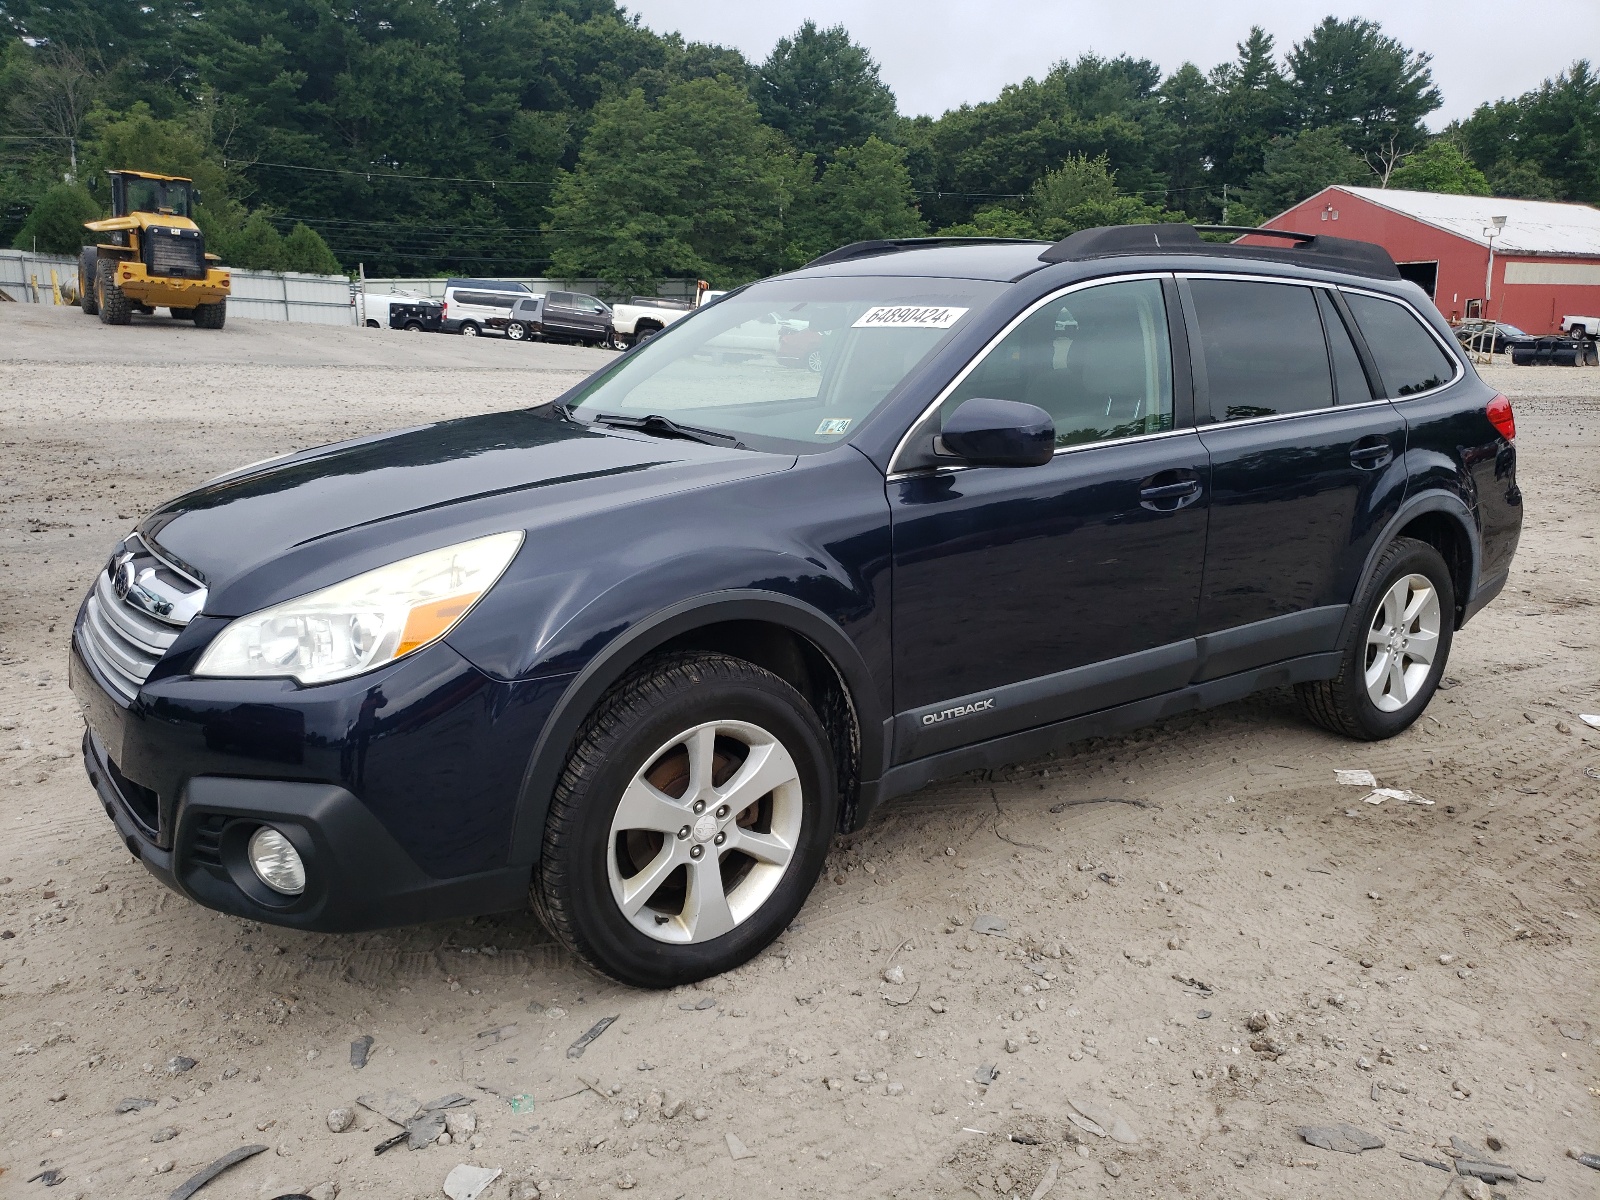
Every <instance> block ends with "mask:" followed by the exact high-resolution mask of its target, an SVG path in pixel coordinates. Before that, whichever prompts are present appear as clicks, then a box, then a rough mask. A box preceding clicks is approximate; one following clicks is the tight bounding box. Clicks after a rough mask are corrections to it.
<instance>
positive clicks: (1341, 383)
mask: <svg viewBox="0 0 1600 1200" xmlns="http://www.w3.org/2000/svg"><path fill="white" fill-rule="evenodd" d="M1317 307H1318V308H1319V309H1320V310H1321V311H1322V327H1323V328H1324V329H1325V330H1327V333H1328V358H1329V359H1330V360H1331V361H1332V363H1333V388H1334V391H1335V392H1336V393H1337V394H1338V398H1339V403H1340V404H1365V403H1366V402H1367V401H1368V400H1371V399H1372V387H1371V385H1370V384H1368V383H1367V373H1366V371H1364V370H1363V369H1362V367H1361V356H1360V355H1359V354H1357V353H1356V345H1355V343H1354V342H1353V341H1351V340H1350V331H1349V330H1348V329H1346V328H1345V325H1344V318H1343V317H1342V316H1340V315H1339V308H1338V306H1337V305H1336V304H1334V302H1333V298H1332V297H1331V296H1329V295H1328V293H1327V292H1326V291H1325V290H1323V289H1322V288H1318V289H1317Z"/></svg>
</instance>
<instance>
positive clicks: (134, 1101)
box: [112, 1096, 156, 1113]
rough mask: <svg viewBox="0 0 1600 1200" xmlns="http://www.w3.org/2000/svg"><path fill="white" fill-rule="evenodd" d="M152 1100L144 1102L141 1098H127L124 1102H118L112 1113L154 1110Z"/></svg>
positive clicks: (154, 1104) (154, 1103)
mask: <svg viewBox="0 0 1600 1200" xmlns="http://www.w3.org/2000/svg"><path fill="white" fill-rule="evenodd" d="M155 1106H156V1102H155V1101H154V1100H146V1099H144V1098H143V1097H142V1096H129V1097H128V1098H127V1099H126V1100H118V1101H117V1106H116V1108H114V1109H113V1110H112V1111H113V1112H116V1113H131V1112H139V1111H140V1110H141V1109H146V1108H154V1107H155Z"/></svg>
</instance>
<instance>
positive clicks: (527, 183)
mask: <svg viewBox="0 0 1600 1200" xmlns="http://www.w3.org/2000/svg"><path fill="white" fill-rule="evenodd" d="M222 165H223V167H225V168H226V167H227V166H228V160H227V159H226V158H224V159H223V160H222ZM233 166H234V168H235V169H237V170H245V171H249V170H254V169H255V168H257V167H270V168H272V169H273V170H277V171H304V172H307V173H308V174H313V175H359V176H361V177H362V178H364V179H365V180H366V181H367V182H368V183H371V182H372V180H373V177H374V176H376V177H377V178H379V179H386V180H387V179H407V180H411V181H413V182H419V183H486V184H488V185H489V186H490V187H554V186H555V180H553V179H475V178H472V177H470V176H465V175H407V174H404V173H402V172H398V171H389V170H385V169H381V168H370V169H367V170H350V169H348V168H345V167H305V166H300V165H298V164H296V163H274V162H260V161H251V162H238V161H235V162H234V164H233Z"/></svg>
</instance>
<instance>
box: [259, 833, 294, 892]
mask: <svg viewBox="0 0 1600 1200" xmlns="http://www.w3.org/2000/svg"><path fill="white" fill-rule="evenodd" d="M250 866H251V867H252V868H253V869H254V870H255V873H256V878H257V879H259V880H261V882H262V883H264V884H266V885H267V886H268V887H269V888H271V889H272V890H273V891H275V892H282V893H283V894H284V895H285V896H298V895H299V894H300V893H301V892H303V891H305V890H306V865H305V863H303V862H301V861H300V853H299V851H297V850H296V849H295V848H294V847H293V846H291V845H290V844H289V839H288V838H286V837H284V836H283V834H281V833H279V832H278V831H277V830H276V829H273V828H272V827H271V826H270V825H263V826H262V827H261V828H260V829H258V830H256V831H255V833H253V834H252V835H251V836H250Z"/></svg>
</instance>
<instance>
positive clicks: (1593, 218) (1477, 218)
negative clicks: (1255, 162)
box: [1329, 186, 1600, 257]
mask: <svg viewBox="0 0 1600 1200" xmlns="http://www.w3.org/2000/svg"><path fill="white" fill-rule="evenodd" d="M1329 190H1330V191H1340V192H1349V193H1350V194H1351V195H1352V196H1358V197H1360V198H1361V199H1363V200H1367V201H1370V202H1371V203H1373V204H1376V205H1378V206H1379V207H1381V208H1387V209H1391V210H1392V211H1394V212H1398V213H1402V214H1404V215H1405V216H1408V217H1412V218H1414V219H1415V220H1418V221H1422V222H1425V223H1426V224H1428V225H1433V226H1435V227H1436V228H1439V229H1443V230H1445V231H1446V232H1448V233H1453V234H1456V235H1457V236H1458V237H1463V238H1466V239H1467V240H1468V241H1471V242H1476V243H1478V245H1480V246H1487V245H1488V244H1489V239H1488V238H1486V237H1484V235H1483V231H1484V230H1485V229H1487V228H1490V227H1491V220H1490V219H1491V218H1492V217H1505V218H1506V226H1505V229H1504V231H1503V232H1502V233H1500V235H1499V236H1497V237H1496V238H1495V240H1494V245H1495V250H1496V252H1497V253H1500V254H1548V255H1561V256H1574V255H1577V256H1582V257H1600V208H1591V207H1590V206H1589V205H1587V204H1557V203H1555V202H1553V201H1550V200H1504V199H1498V198H1496V197H1493V196H1449V195H1444V194H1441V193H1439V192H1409V191H1404V190H1402V189H1400V188H1369V187H1344V186H1340V187H1336V188H1330V189H1329Z"/></svg>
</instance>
